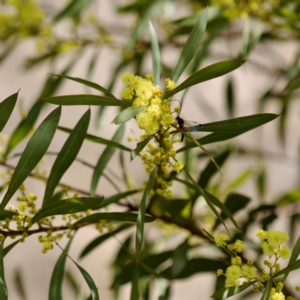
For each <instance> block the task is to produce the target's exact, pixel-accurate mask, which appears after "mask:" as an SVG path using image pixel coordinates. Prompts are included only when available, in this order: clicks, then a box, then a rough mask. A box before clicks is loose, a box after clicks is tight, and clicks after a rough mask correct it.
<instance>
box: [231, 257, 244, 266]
mask: <svg viewBox="0 0 300 300" xmlns="http://www.w3.org/2000/svg"><path fill="white" fill-rule="evenodd" d="M231 264H232V265H235V266H240V265H241V264H242V259H241V258H240V256H236V257H231Z"/></svg>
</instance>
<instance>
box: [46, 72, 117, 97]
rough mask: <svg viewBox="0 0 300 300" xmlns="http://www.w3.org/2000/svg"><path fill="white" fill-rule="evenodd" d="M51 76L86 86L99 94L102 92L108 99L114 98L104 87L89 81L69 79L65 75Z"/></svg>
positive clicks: (75, 78)
mask: <svg viewBox="0 0 300 300" xmlns="http://www.w3.org/2000/svg"><path fill="white" fill-rule="evenodd" d="M51 75H53V76H58V77H62V78H67V79H70V80H73V81H76V82H79V83H82V84H84V85H86V86H89V87H91V88H94V89H96V90H98V91H100V92H102V93H103V94H104V95H106V96H107V97H110V98H115V99H116V97H115V96H114V95H113V94H112V93H111V92H110V91H109V90H107V89H105V88H104V87H102V86H101V85H99V84H97V83H94V82H91V81H89V80H85V79H82V78H78V77H71V76H66V75H61V74H51Z"/></svg>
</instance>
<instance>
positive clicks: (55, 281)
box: [48, 239, 72, 300]
mask: <svg viewBox="0 0 300 300" xmlns="http://www.w3.org/2000/svg"><path fill="white" fill-rule="evenodd" d="M71 243H72V239H70V240H69V242H68V244H67V246H66V248H65V250H64V251H63V252H62V253H61V255H60V256H59V258H58V260H57V262H56V264H55V266H54V269H53V272H52V276H51V280H50V285H49V294H48V300H53V299H55V300H63V296H62V285H63V278H64V272H65V263H66V258H67V253H68V251H69V249H70V246H71Z"/></svg>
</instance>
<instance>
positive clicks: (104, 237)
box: [79, 224, 132, 258]
mask: <svg viewBox="0 0 300 300" xmlns="http://www.w3.org/2000/svg"><path fill="white" fill-rule="evenodd" d="M131 226H132V225H131V224H122V225H120V226H119V227H118V228H116V229H115V230H113V231H109V232H107V233H104V234H102V235H100V236H99V237H97V238H96V239H94V240H93V241H91V242H90V243H89V244H88V245H87V246H86V247H85V248H84V249H83V250H82V252H81V254H80V256H79V257H80V258H82V257H84V256H86V255H87V254H88V253H90V252H91V251H92V250H94V249H95V248H96V247H98V246H99V245H101V244H102V243H103V242H104V241H106V240H107V239H109V238H111V237H112V236H114V235H116V234H117V233H119V232H121V231H123V230H125V229H127V228H129V227H131Z"/></svg>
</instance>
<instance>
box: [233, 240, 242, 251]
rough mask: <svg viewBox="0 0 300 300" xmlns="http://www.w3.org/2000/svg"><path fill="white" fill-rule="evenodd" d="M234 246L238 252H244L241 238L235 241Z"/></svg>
mask: <svg viewBox="0 0 300 300" xmlns="http://www.w3.org/2000/svg"><path fill="white" fill-rule="evenodd" d="M234 247H235V249H236V251H237V252H242V251H243V247H244V245H243V242H242V241H241V240H236V241H235V243H234Z"/></svg>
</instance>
